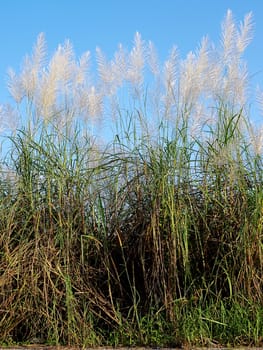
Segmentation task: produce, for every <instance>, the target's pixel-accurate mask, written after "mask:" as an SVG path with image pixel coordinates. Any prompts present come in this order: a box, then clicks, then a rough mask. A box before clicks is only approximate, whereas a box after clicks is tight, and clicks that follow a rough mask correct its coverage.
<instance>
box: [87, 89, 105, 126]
mask: <svg viewBox="0 0 263 350" xmlns="http://www.w3.org/2000/svg"><path fill="white" fill-rule="evenodd" d="M87 102H88V110H89V115H90V117H92V118H93V119H94V118H96V117H97V118H98V117H100V116H101V114H102V111H103V99H102V94H101V93H99V92H97V91H96V88H95V86H92V87H91V88H90V90H89V92H88V95H87Z"/></svg>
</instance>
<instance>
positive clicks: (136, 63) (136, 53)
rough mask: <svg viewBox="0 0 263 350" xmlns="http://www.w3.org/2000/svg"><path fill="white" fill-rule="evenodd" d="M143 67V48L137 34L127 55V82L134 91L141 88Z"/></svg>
mask: <svg viewBox="0 0 263 350" xmlns="http://www.w3.org/2000/svg"><path fill="white" fill-rule="evenodd" d="M144 65H145V48H144V42H143V40H142V38H141V35H140V34H139V33H138V32H137V33H136V34H135V37H134V47H133V48H132V50H131V52H130V55H129V67H128V70H127V76H126V78H127V80H128V81H129V82H130V83H131V85H132V86H133V87H135V89H137V88H139V87H141V86H142V84H143V81H144V75H143V74H144V72H143V68H144Z"/></svg>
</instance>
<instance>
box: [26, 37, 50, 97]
mask: <svg viewBox="0 0 263 350" xmlns="http://www.w3.org/2000/svg"><path fill="white" fill-rule="evenodd" d="M45 58H46V41H45V36H44V34H43V33H40V34H39V36H38V38H37V42H36V44H35V46H34V48H33V54H32V56H31V57H30V56H26V57H25V61H24V64H23V70H22V72H21V75H20V79H21V84H22V86H23V89H24V94H25V95H26V96H27V97H28V98H29V99H32V98H33V96H34V93H35V91H36V88H37V86H38V79H39V75H40V72H41V70H42V67H43V65H44V62H45Z"/></svg>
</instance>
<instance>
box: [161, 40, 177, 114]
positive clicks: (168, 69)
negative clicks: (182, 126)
mask: <svg viewBox="0 0 263 350" xmlns="http://www.w3.org/2000/svg"><path fill="white" fill-rule="evenodd" d="M177 83H178V51H177V48H176V47H175V46H174V47H173V48H172V50H171V52H170V55H169V58H168V60H166V61H165V63H164V67H163V84H164V89H165V91H164V96H163V100H164V109H165V115H166V117H168V118H170V112H171V108H172V106H173V105H174V104H176V103H177V102H178V101H177V98H178V96H177V91H176V88H177Z"/></svg>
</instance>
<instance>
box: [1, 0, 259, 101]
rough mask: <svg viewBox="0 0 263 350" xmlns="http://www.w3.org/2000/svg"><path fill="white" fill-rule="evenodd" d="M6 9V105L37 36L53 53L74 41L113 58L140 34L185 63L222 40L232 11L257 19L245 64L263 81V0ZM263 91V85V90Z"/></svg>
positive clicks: (61, 2)
mask: <svg viewBox="0 0 263 350" xmlns="http://www.w3.org/2000/svg"><path fill="white" fill-rule="evenodd" d="M0 4H1V7H0V40H1V54H0V102H1V103H2V102H7V100H8V91H7V89H6V87H5V86H6V79H7V76H6V71H7V68H8V67H9V66H11V67H13V68H15V69H16V68H18V67H19V65H20V63H21V61H22V58H23V56H24V55H25V54H26V53H30V52H31V48H32V45H33V44H34V42H35V40H36V38H37V35H38V34H39V33H40V32H44V33H45V34H46V39H47V43H48V48H49V52H50V53H52V51H53V50H54V49H55V48H56V46H57V45H58V44H59V43H63V42H64V40H65V39H67V38H68V39H70V40H71V42H72V43H73V46H74V49H75V52H76V53H77V54H81V53H83V52H84V51H87V50H90V51H91V53H92V54H93V57H94V56H95V48H96V46H99V47H100V48H101V49H102V50H103V51H104V52H105V53H106V54H107V56H108V57H109V58H110V57H111V55H113V54H114V52H115V50H116V48H117V45H118V44H119V43H122V44H124V46H128V47H130V45H131V43H132V40H133V37H134V34H135V32H136V31H138V32H140V33H141V35H142V37H143V39H145V40H151V41H153V42H154V44H155V46H156V47H157V50H158V53H159V56H160V58H161V59H162V60H164V59H165V58H166V56H167V55H168V52H169V50H170V48H171V47H172V46H173V45H176V46H178V48H179V51H180V53H181V57H182V58H183V57H184V56H185V55H186V53H187V52H188V51H190V50H194V49H195V48H196V46H197V44H198V43H199V42H200V40H201V38H202V36H204V35H206V34H208V35H209V37H210V38H211V39H212V40H214V41H218V40H219V35H220V26H221V22H222V19H223V18H224V16H225V14H226V11H227V9H231V10H232V12H233V14H234V16H235V18H236V20H237V21H240V20H242V19H243V17H244V15H245V14H246V13H248V12H249V11H252V12H253V13H254V21H255V34H254V40H253V42H252V44H250V46H249V48H248V49H247V52H246V55H245V58H246V60H247V61H248V65H249V71H250V74H251V75H254V74H255V76H254V77H253V79H252V84H253V85H254V84H257V83H259V84H260V82H261V81H262V80H263V79H262V78H263V41H262V38H263V1H262V0H1V3H0ZM261 85H262V87H263V84H261Z"/></svg>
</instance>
